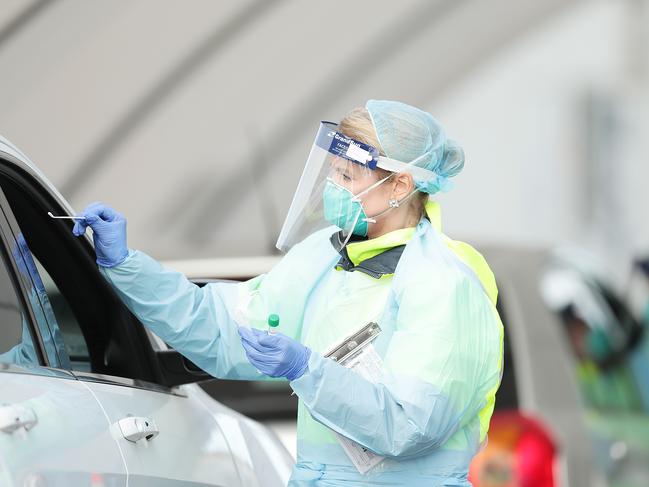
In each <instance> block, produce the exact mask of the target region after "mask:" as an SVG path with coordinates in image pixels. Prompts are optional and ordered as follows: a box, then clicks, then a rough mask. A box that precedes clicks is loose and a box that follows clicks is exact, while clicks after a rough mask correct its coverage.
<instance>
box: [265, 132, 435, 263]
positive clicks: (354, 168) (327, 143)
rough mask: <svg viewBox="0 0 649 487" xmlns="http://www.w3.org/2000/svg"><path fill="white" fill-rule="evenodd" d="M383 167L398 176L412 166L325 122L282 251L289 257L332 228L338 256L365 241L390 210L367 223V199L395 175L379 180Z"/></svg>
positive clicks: (279, 242) (289, 217) (293, 206)
mask: <svg viewBox="0 0 649 487" xmlns="http://www.w3.org/2000/svg"><path fill="white" fill-rule="evenodd" d="M390 163H392V165H391V166H390ZM384 166H389V167H385V169H387V170H390V171H393V172H395V171H396V169H403V168H402V167H401V166H405V167H409V166H410V165H409V164H404V163H401V162H399V161H393V160H391V159H387V158H385V157H380V156H379V151H378V150H377V149H376V148H374V147H372V146H369V145H367V144H363V143H362V142H359V141H356V140H353V139H350V138H349V137H346V136H345V135H343V134H341V133H340V132H338V131H337V125H336V124H335V123H331V122H321V123H320V128H319V130H318V134H317V136H316V139H315V141H314V143H313V147H312V148H311V152H310V154H309V158H308V160H307V162H306V165H305V167H304V172H303V173H302V177H301V178H300V182H299V184H298V187H297V190H296V192H295V195H294V197H293V202H292V203H291V207H290V208H289V211H288V214H287V216H286V220H285V221H284V226H283V227H282V230H281V232H280V236H279V238H278V240H277V248H278V249H280V250H281V251H283V252H286V251H288V250H289V249H290V248H291V247H292V246H293V245H295V244H297V243H299V242H301V241H302V240H303V239H305V238H306V237H308V236H309V235H311V234H313V233H314V232H317V231H320V230H324V229H327V228H328V229H330V230H331V231H330V234H329V235H333V234H334V233H338V235H337V238H335V239H332V241H334V246H335V247H337V248H336V250H340V249H341V248H342V247H344V246H345V245H346V244H347V242H348V241H349V239H350V237H351V236H352V235H359V236H366V235H367V230H368V224H371V223H373V222H375V220H374V218H375V217H378V216H381V215H382V214H383V213H386V212H387V210H390V209H391V208H388V209H387V210H386V211H383V212H380V214H378V215H374V217H368V215H367V214H366V213H365V210H366V209H365V208H364V207H363V199H364V198H367V195H369V194H370V192H371V191H373V190H376V188H377V187H378V186H379V185H381V184H382V183H383V182H385V181H386V180H387V179H389V177H390V176H391V175H392V173H391V174H390V176H388V177H386V178H383V179H379V177H378V175H377V171H376V169H377V167H384ZM392 168H394V169H392ZM415 169H420V168H415ZM426 172H427V173H430V171H426ZM426 176H427V177H430V174H427V175H426ZM415 192H416V191H415ZM415 192H413V194H414V193H415Z"/></svg>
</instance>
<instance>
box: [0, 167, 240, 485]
mask: <svg viewBox="0 0 649 487" xmlns="http://www.w3.org/2000/svg"><path fill="white" fill-rule="evenodd" d="M5 173H6V174H5V175H3V174H2V171H0V186H1V187H2V189H3V191H4V193H5V194H6V197H7V199H6V200H5V201H3V202H0V205H1V206H3V210H4V211H5V213H8V214H11V215H12V217H14V218H15V220H16V224H15V229H14V232H15V233H16V234H22V235H24V238H25V240H26V242H27V244H28V246H29V252H30V254H31V255H32V256H33V258H34V261H35V263H36V266H37V268H38V275H39V277H40V278H41V280H42V282H43V287H44V289H45V292H46V294H47V299H48V300H49V301H50V302H51V303H52V309H53V312H54V315H55V318H56V319H57V321H58V323H59V325H60V339H58V340H55V346H56V349H57V352H58V353H59V355H61V356H63V357H65V362H67V365H65V364H64V365H63V369H65V370H67V371H68V372H69V373H71V374H73V375H74V376H75V377H76V378H77V379H79V381H80V382H82V383H83V385H84V386H85V387H86V388H87V389H88V390H89V391H90V392H91V393H92V395H93V396H94V397H96V398H97V400H98V401H99V402H100V404H101V406H102V408H103V409H104V411H105V413H106V415H107V417H108V421H109V423H110V432H111V434H112V435H113V437H114V438H115V439H116V440H117V443H118V445H119V447H120V449H121V451H122V453H123V455H124V458H125V461H126V466H127V468H128V472H129V478H128V483H129V486H131V487H133V486H140V485H141V486H145V485H146V486H151V485H156V486H163V485H174V486H182V485H187V486H189V485H191V486H193V487H197V486H224V485H228V486H236V485H240V481H239V476H238V473H237V469H236V465H235V462H234V460H233V458H232V454H231V452H230V448H229V445H228V442H227V440H226V438H225V436H224V434H223V433H222V431H221V430H220V428H219V425H218V423H217V422H216V419H215V418H214V416H213V415H212V414H211V413H210V411H209V410H208V409H207V408H206V407H205V406H204V405H203V404H202V403H201V402H200V401H199V400H197V399H195V398H194V397H191V396H190V395H188V394H186V393H185V392H184V391H183V390H182V388H179V387H168V386H166V385H161V384H162V382H163V380H162V379H163V378H164V377H163V375H162V373H161V368H160V363H159V356H158V355H156V353H155V350H153V348H152V345H151V340H150V338H149V335H148V334H147V332H146V331H145V330H144V328H143V327H142V325H141V324H140V323H139V322H137V320H136V319H135V318H134V316H133V315H132V314H131V313H130V312H129V311H128V309H127V308H126V307H125V306H124V305H123V303H122V302H121V301H120V300H119V298H118V297H117V296H116V294H115V293H114V292H113V290H112V288H111V287H110V286H109V285H108V283H107V282H106V281H105V280H104V279H103V277H102V276H101V274H100V273H99V272H98V270H97V267H96V264H95V262H94V251H93V249H92V247H91V245H90V242H89V240H88V239H84V238H81V239H79V238H75V237H74V236H73V235H72V233H71V224H70V223H69V222H68V221H61V220H52V219H50V218H49V217H48V216H47V212H48V211H52V212H53V213H60V212H61V204H60V202H59V201H56V200H55V199H53V198H51V193H48V192H46V191H44V189H43V188H42V185H40V183H39V181H36V180H34V178H30V177H27V176H25V175H21V174H18V173H11V168H5ZM174 353H175V352H174Z"/></svg>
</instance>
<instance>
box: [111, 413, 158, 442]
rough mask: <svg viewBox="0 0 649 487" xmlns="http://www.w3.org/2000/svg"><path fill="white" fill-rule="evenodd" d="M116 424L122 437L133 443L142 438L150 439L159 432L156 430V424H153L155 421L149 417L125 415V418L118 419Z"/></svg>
mask: <svg viewBox="0 0 649 487" xmlns="http://www.w3.org/2000/svg"><path fill="white" fill-rule="evenodd" d="M117 424H118V425H119V429H120V431H121V432H122V435H123V436H124V438H126V439H127V440H128V441H132V442H133V443H136V442H138V441H140V440H141V439H143V438H144V439H145V440H147V441H151V440H152V439H153V438H155V437H156V436H158V434H160V431H158V425H156V424H155V421H153V420H152V419H149V418H142V417H139V416H127V417H126V418H122V419H120V420H119V421H118V422H117Z"/></svg>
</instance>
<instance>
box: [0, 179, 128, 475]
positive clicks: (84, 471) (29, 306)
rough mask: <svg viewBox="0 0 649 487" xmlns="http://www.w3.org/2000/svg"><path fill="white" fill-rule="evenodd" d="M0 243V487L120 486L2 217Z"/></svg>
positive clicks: (95, 419) (114, 463)
mask: <svg viewBox="0 0 649 487" xmlns="http://www.w3.org/2000/svg"><path fill="white" fill-rule="evenodd" d="M3 198H4V196H3V195H2V193H1V192H0V199H3ZM0 240H1V242H0V254H1V255H0V485H2V486H8V487H13V486H27V485H29V486H32V485H47V486H63V485H65V486H70V487H75V486H88V485H96V486H99V485H102V486H106V487H107V486H111V487H112V486H115V487H116V486H125V485H127V479H126V466H125V463H124V461H123V458H122V456H121V454H120V451H119V446H118V444H117V442H116V441H115V439H114V438H113V437H112V436H111V433H110V429H109V428H110V424H109V422H108V418H107V417H106V415H105V414H104V412H103V411H102V409H101V407H100V405H99V403H98V402H97V400H96V399H95V397H94V395H93V394H92V392H91V391H90V390H89V389H88V387H87V386H86V385H85V384H83V383H82V382H81V381H79V380H77V379H76V378H75V377H74V376H73V375H72V374H71V373H70V372H66V371H64V370H62V369H61V368H60V366H61V359H60V357H59V356H58V353H57V350H56V347H55V346H54V341H55V338H54V334H53V333H52V331H51V330H52V329H53V328H54V327H55V326H56V323H54V322H51V321H50V320H49V319H48V314H49V318H50V319H51V318H52V316H53V315H51V313H48V312H49V311H51V310H50V309H49V303H48V302H47V300H45V299H43V298H44V295H43V294H42V292H41V291H42V289H41V288H40V287H39V286H38V284H37V281H35V280H34V277H35V275H34V266H33V263H32V262H31V261H29V255H28V254H25V252H24V251H25V247H24V245H21V242H20V241H19V240H16V239H15V238H14V235H13V232H12V230H11V228H10V227H9V222H8V221H7V219H6V217H5V215H4V213H3V212H2V211H0Z"/></svg>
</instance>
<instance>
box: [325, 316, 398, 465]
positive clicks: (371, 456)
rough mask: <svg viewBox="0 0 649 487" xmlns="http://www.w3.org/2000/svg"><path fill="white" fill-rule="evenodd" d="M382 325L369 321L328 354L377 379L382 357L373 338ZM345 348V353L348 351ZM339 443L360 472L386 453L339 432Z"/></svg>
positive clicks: (376, 380) (362, 374)
mask: <svg viewBox="0 0 649 487" xmlns="http://www.w3.org/2000/svg"><path fill="white" fill-rule="evenodd" d="M380 331H381V328H380V327H379V326H378V325H377V324H376V323H369V324H368V325H366V326H364V327H363V328H362V329H361V330H360V331H359V332H358V333H355V334H354V335H352V336H351V337H348V338H346V339H345V340H343V341H342V342H341V344H340V345H338V346H336V347H334V349H332V351H330V352H329V353H328V354H326V355H325V357H328V358H331V359H333V360H336V361H337V362H338V363H339V364H340V365H342V366H344V367H346V368H348V369H351V370H353V371H354V372H356V373H357V374H358V375H360V376H361V377H363V378H364V379H365V380H367V381H369V382H372V383H373V384H375V383H377V382H378V381H379V379H380V377H381V369H382V366H383V361H382V360H381V357H379V354H378V353H376V350H375V349H374V346H373V345H372V341H373V340H374V339H375V338H376V337H377V336H378V334H379V333H380ZM345 352H346V353H345ZM334 434H335V435H336V437H337V438H338V441H339V442H340V445H341V446H342V447H343V450H345V453H347V456H348V457H349V458H350V460H351V461H352V463H353V464H354V466H355V467H356V469H357V470H358V471H359V472H360V473H361V474H366V473H367V472H369V471H370V470H372V469H373V468H374V467H376V466H377V465H378V464H379V463H381V462H382V461H383V459H384V458H385V457H382V456H380V455H377V454H376V453H373V452H371V451H370V450H368V449H367V448H365V447H364V446H361V445H359V444H358V443H356V442H354V441H352V440H350V439H349V438H346V437H345V436H343V435H341V434H339V433H336V432H335V431H334Z"/></svg>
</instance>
